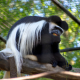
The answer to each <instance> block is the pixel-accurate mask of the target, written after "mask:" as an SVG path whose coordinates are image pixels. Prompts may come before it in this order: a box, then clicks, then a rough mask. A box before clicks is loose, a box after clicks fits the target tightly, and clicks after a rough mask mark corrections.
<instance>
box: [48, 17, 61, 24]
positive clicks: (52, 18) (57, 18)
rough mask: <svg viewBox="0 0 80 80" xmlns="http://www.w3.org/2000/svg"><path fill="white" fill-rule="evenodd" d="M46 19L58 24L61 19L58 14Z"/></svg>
mask: <svg viewBox="0 0 80 80" xmlns="http://www.w3.org/2000/svg"><path fill="white" fill-rule="evenodd" d="M48 20H49V21H50V22H54V23H56V24H58V23H59V22H61V19H60V17H58V16H50V17H49V18H48Z"/></svg>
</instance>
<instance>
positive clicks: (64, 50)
mask: <svg viewBox="0 0 80 80" xmlns="http://www.w3.org/2000/svg"><path fill="white" fill-rule="evenodd" d="M76 50H80V47H73V48H66V49H62V50H60V52H68V51H76Z"/></svg>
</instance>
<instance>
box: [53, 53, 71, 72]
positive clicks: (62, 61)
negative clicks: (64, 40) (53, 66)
mask: <svg viewBox="0 0 80 80" xmlns="http://www.w3.org/2000/svg"><path fill="white" fill-rule="evenodd" d="M54 57H55V59H56V61H57V65H58V66H60V67H62V68H64V69H65V70H71V69H72V66H71V65H70V64H68V62H67V60H66V59H65V58H64V57H63V56H62V55H61V54H60V53H59V52H58V53H55V54H54Z"/></svg>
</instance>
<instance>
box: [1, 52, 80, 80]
mask: <svg viewBox="0 0 80 80" xmlns="http://www.w3.org/2000/svg"><path fill="white" fill-rule="evenodd" d="M9 65H10V63H9V59H8V58H7V57H6V56H5V55H4V53H0V70H6V71H9V70H10V67H9ZM73 70H74V72H69V71H65V70H64V69H62V68H60V67H58V66H57V67H55V68H53V67H52V65H51V64H41V63H38V62H36V61H32V60H29V59H23V65H22V71H21V72H22V73H26V74H30V75H32V74H38V73H42V72H46V73H50V75H48V74H47V76H45V75H43V76H45V77H48V78H52V79H55V80H58V79H59V80H66V79H67V80H80V73H79V72H80V69H78V68H73ZM76 72H78V73H76Z"/></svg>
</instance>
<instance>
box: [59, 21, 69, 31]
mask: <svg viewBox="0 0 80 80" xmlns="http://www.w3.org/2000/svg"><path fill="white" fill-rule="evenodd" d="M60 27H61V28H63V29H64V30H65V31H66V30H68V24H67V23H66V22H65V21H61V25H60Z"/></svg>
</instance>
